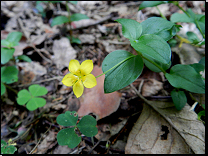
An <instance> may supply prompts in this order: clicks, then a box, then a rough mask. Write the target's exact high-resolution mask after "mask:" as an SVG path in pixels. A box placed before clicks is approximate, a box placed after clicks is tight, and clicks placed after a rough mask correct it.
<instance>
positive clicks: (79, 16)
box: [70, 13, 89, 21]
mask: <svg viewBox="0 0 208 156" xmlns="http://www.w3.org/2000/svg"><path fill="white" fill-rule="evenodd" d="M82 19H89V17H88V16H87V15H84V14H80V13H76V14H72V15H71V17H70V20H71V21H79V20H82Z"/></svg>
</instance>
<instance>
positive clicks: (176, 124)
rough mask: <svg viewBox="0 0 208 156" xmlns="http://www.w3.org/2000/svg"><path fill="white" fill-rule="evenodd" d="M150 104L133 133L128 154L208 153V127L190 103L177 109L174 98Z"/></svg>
mask: <svg viewBox="0 0 208 156" xmlns="http://www.w3.org/2000/svg"><path fill="white" fill-rule="evenodd" d="M148 104H149V105H150V106H152V107H150V106H148V105H146V104H144V109H143V111H142V114H141V116H140V117H139V119H138V120H137V122H136V124H135V125H134V127H133V129H132V131H131V132H130V134H129V137H128V140H127V145H126V148H125V152H126V154H133V153H134V154H139V153H142V154H143V153H145V154H150V153H151V154H173V153H174V154H190V153H196V154H199V153H201V154H202V153H205V127H204V125H203V123H202V122H201V121H199V120H197V114H196V113H195V112H193V111H190V106H189V105H186V106H185V107H184V108H183V109H182V110H181V111H177V110H176V108H175V107H174V104H173V103H172V102H162V101H154V102H153V101H148ZM152 108H153V109H152ZM155 110H156V111H155Z"/></svg>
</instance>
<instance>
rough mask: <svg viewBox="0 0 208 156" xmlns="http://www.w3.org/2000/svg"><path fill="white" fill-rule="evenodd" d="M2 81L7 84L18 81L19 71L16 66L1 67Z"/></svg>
mask: <svg viewBox="0 0 208 156" xmlns="http://www.w3.org/2000/svg"><path fill="white" fill-rule="evenodd" d="M1 81H2V82H4V83H6V84H10V83H13V82H16V81H18V69H17V68H16V67H15V66H8V67H6V66H4V67H1Z"/></svg>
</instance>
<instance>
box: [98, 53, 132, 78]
mask: <svg viewBox="0 0 208 156" xmlns="http://www.w3.org/2000/svg"><path fill="white" fill-rule="evenodd" d="M135 56H136V55H132V56H130V57H128V58H126V59H125V60H123V61H121V62H119V63H118V64H116V65H115V66H113V67H112V68H110V69H109V70H107V71H106V72H104V73H102V74H100V75H98V76H96V77H95V78H98V77H100V76H102V75H104V74H106V73H107V72H109V71H111V70H112V69H114V68H116V67H117V66H119V65H120V64H122V63H123V62H125V61H126V60H128V59H130V58H132V57H135Z"/></svg>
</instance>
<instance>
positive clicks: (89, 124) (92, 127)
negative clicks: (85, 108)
mask: <svg viewBox="0 0 208 156" xmlns="http://www.w3.org/2000/svg"><path fill="white" fill-rule="evenodd" d="M96 125H97V121H96V120H95V118H93V117H92V116H90V115H86V116H84V117H82V119H81V120H80V121H79V123H78V124H77V127H78V128H79V130H80V131H81V133H83V134H84V135H85V136H87V137H93V136H95V135H96V134H97V133H98V129H97V127H96Z"/></svg>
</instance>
